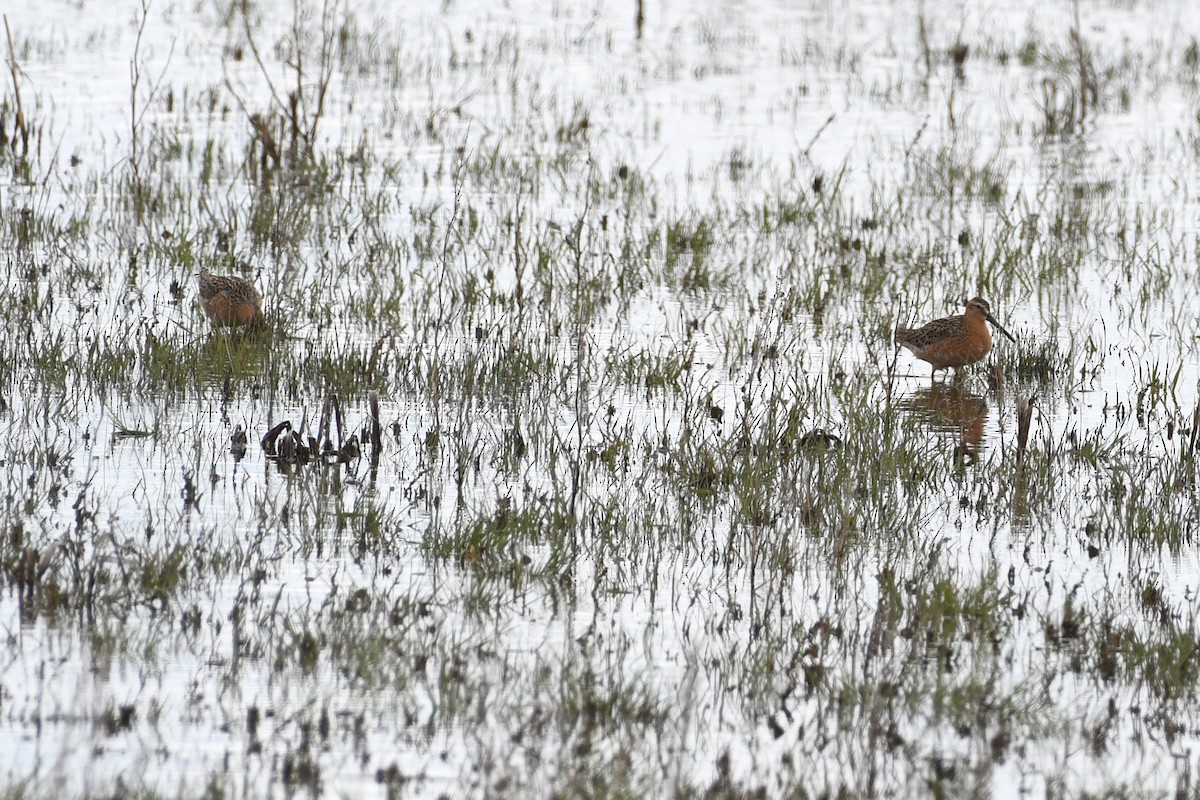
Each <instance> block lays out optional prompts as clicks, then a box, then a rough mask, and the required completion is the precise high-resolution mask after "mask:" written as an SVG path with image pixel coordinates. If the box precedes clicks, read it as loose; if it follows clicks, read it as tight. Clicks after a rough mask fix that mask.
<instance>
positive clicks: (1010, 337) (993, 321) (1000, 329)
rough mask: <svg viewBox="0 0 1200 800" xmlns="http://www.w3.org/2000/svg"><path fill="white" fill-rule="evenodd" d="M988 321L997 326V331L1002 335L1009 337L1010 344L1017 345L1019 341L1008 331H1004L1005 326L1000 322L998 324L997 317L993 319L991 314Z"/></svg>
mask: <svg viewBox="0 0 1200 800" xmlns="http://www.w3.org/2000/svg"><path fill="white" fill-rule="evenodd" d="M987 321H988V322H990V323H992V324H993V325H995V326H996V330H998V331H1000V332H1001V333H1003V334H1004V335H1005V336H1007V337H1008V340H1009V341H1010V342H1012V343H1013V344H1016V343H1017V340H1016V339H1014V338H1013V335H1012V334H1011V333H1009V332H1008V331H1006V330H1005V329H1004V326H1003V325H1001V324H1000V323H999V322H997V321H996V318H995V317H993V316H992V315H991V314H988V315H987Z"/></svg>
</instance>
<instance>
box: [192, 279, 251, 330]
mask: <svg viewBox="0 0 1200 800" xmlns="http://www.w3.org/2000/svg"><path fill="white" fill-rule="evenodd" d="M196 283H197V285H198V286H199V287H200V305H201V306H202V307H203V308H204V313H205V314H207V315H208V319H209V321H210V322H211V323H212V324H213V325H214V326H215V327H218V328H219V327H222V326H225V327H235V326H238V325H251V326H258V325H262V324H263V322H264V321H265V320H264V318H263V313H262V295H261V294H259V293H258V289H255V288H254V284H252V283H251V282H250V281H248V280H246V279H245V278H235V277H232V276H228V275H213V274H212V273H211V272H209V271H208V270H207V269H201V270H200V275H199V276H197V278H196Z"/></svg>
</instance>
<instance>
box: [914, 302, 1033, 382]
mask: <svg viewBox="0 0 1200 800" xmlns="http://www.w3.org/2000/svg"><path fill="white" fill-rule="evenodd" d="M989 322H990V323H992V324H993V325H995V326H996V330H998V331H1000V332H1001V333H1003V334H1004V335H1005V336H1007V337H1008V338H1009V339H1010V340H1011V341H1012V342H1014V343H1015V342H1016V341H1017V340H1016V339H1013V335H1012V334H1011V333H1009V332H1008V331H1006V330H1005V329H1004V326H1003V325H1001V324H1000V323H999V322H997V321H996V318H995V317H993V316H992V309H991V307H990V306H989V305H988V302H987V300H984V299H983V298H982V297H976V298H974V299H971V300H968V301H967V313H965V314H960V315H958V316H954V317H944V318H942V319H935V320H934V321H933V322H930V323H929V324H927V325H922V326H921V327H919V328H899V329H897V330H896V344H899V345H904V346H905V347H907V348H908V349H909V350H911V351H912V352H913V355H915V356H916V357H917V358H919V359H921V360H922V361H928V362H929V363H930V364H931V365H932V366H933V372H932V373H931V374H930V378H933V377H935V376H936V375H937V371H938V370H939V369H946V368H947V367H954V368H955V369H957V368H959V367H965V366H966V365H967V364H974V363H975V362H976V361H979V360H980V359H982V358H983V357H984V356H986V355H987V354H988V352H989V351H990V350H991V349H992V332H991V331H990V330H988V326H987V323H989Z"/></svg>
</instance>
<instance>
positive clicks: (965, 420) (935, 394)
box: [899, 383, 988, 464]
mask: <svg viewBox="0 0 1200 800" xmlns="http://www.w3.org/2000/svg"><path fill="white" fill-rule="evenodd" d="M899 407H900V408H901V409H903V410H904V411H908V412H910V413H912V414H916V415H917V416H918V417H919V418H921V419H924V420H925V421H926V422H928V424H929V427H930V428H932V429H933V430H935V431H939V432H944V433H950V434H954V435H955V436H956V437H957V442H956V444H955V446H954V457H955V458H956V459H959V460H962V461H966V462H968V463H972V464H974V463H975V462H976V461H977V460H978V459H979V454H980V452H981V450H982V449H983V425H984V422H986V421H987V413H988V405H987V400H985V399H984V398H983V396H982V395H978V394H974V393H973V392H969V391H967V390H966V389H964V388H963V387H962V386H958V385H954V384H949V385H948V384H942V383H935V384H933V385H932V386H926V387H923V388H921V389H918V390H917V391H916V392H914V393H913V394H912V395H910V396H909V397H906V398H904V399H903V400H901V401H900V402H899Z"/></svg>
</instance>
